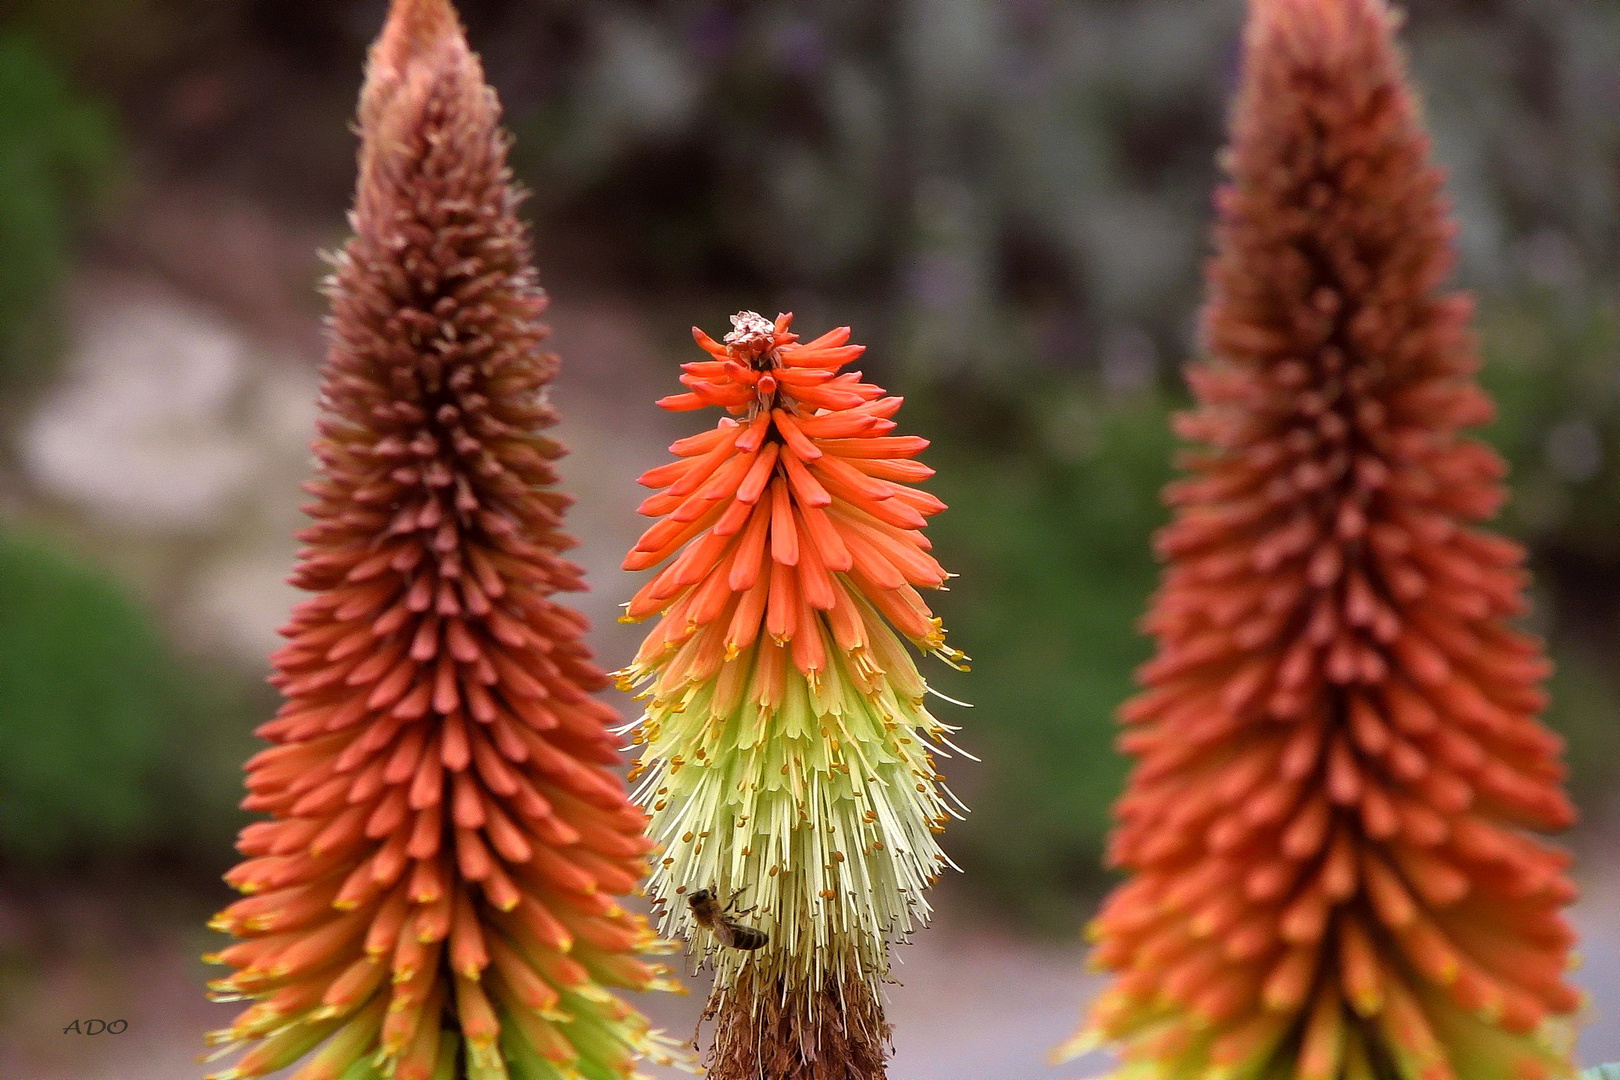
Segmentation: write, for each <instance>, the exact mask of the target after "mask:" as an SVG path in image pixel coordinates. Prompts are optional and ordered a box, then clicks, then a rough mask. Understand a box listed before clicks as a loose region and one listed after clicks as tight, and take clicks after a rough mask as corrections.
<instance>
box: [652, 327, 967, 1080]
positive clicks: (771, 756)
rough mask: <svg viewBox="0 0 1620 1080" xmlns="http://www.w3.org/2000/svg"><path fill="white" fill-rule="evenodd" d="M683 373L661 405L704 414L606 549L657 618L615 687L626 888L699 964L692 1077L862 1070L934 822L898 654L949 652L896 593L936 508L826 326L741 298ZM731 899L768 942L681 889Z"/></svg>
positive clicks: (943, 734)
mask: <svg viewBox="0 0 1620 1080" xmlns="http://www.w3.org/2000/svg"><path fill="white" fill-rule="evenodd" d="M732 323H733V326H734V330H733V331H732V332H731V333H729V334H727V335H726V336H725V340H724V341H723V342H716V341H714V340H712V339H711V338H710V337H709V336H708V335H706V334H704V333H703V332H702V331H701V330H698V329H696V328H694V330H693V335H694V337H695V338H696V340H697V343H698V345H699V346H700V347H701V348H702V349H703V350H704V351H705V352H706V353H708V357H707V358H706V359H704V360H702V361H699V362H695V363H689V364H686V365H684V371H685V374H684V375H683V376H682V379H681V381H682V382H683V383H684V384H685V385H686V386H687V387H688V388H689V391H688V392H687V393H684V394H679V395H676V396H674V397H670V398H665V399H664V400H662V401H661V402H659V404H660V405H662V406H663V407H665V408H668V409H674V410H695V409H701V408H704V407H707V406H718V407H720V408H722V409H724V410H726V412H727V413H728V414H729V415H728V416H726V417H724V418H722V419H721V421H720V423H719V425H718V426H716V427H714V428H712V429H710V430H708V431H705V432H702V433H700V434H697V435H692V436H689V437H687V438H684V439H681V440H679V441H678V442H676V443H675V444H674V446H673V447H672V448H671V449H672V450H673V452H674V453H675V454H677V455H678V459H677V460H676V461H674V462H671V463H670V464H668V465H664V466H660V467H658V468H656V469H653V470H651V471H649V472H648V473H647V474H646V475H644V476H643V477H642V478H641V482H642V483H643V484H644V485H645V486H647V487H649V488H653V489H655V490H656V491H658V494H655V495H653V496H651V497H650V498H648V499H647V500H646V502H644V503H643V504H642V506H641V512H642V513H643V514H646V515H648V516H650V517H657V518H660V519H661V520H660V521H659V522H658V523H657V524H655V525H653V526H652V527H651V528H650V529H648V530H647V532H646V534H645V535H644V536H643V537H642V538H641V540H640V542H639V543H637V545H636V547H635V549H634V550H633V551H632V552H631V553H630V555H629V557H628V558H627V559H626V561H625V564H624V566H625V569H627V570H645V569H651V568H653V567H655V566H658V565H660V564H666V565H664V568H663V569H662V570H660V571H659V572H658V573H657V574H656V575H655V576H654V577H653V578H652V579H651V580H650V581H649V582H647V584H646V585H645V586H643V587H642V589H641V590H640V591H639V592H638V593H637V594H636V595H635V597H634V598H633V599H632V600H631V601H630V602H629V604H628V605H627V612H626V615H625V619H626V620H627V621H635V620H640V619H646V618H649V617H652V616H655V615H656V616H660V619H659V622H658V624H657V625H656V626H655V627H654V628H653V630H652V631H651V633H649V634H648V635H647V638H646V641H645V643H644V644H643V645H642V647H641V650H640V651H639V652H638V653H637V655H636V657H635V660H634V661H633V662H632V664H631V665H630V666H629V667H628V668H626V669H625V671H623V672H621V677H622V682H621V685H622V686H623V687H625V688H626V689H639V691H640V694H641V697H642V698H644V699H646V700H647V705H646V712H645V715H644V716H643V718H642V720H641V722H640V724H639V725H638V726H637V727H636V728H635V733H634V740H635V741H636V742H637V743H639V744H643V745H644V747H645V749H644V752H643V754H642V756H641V758H640V760H639V761H638V762H637V764H636V766H635V769H634V770H633V776H636V777H639V778H640V785H639V787H638V788H637V790H636V798H637V799H638V800H639V801H640V802H641V803H642V805H643V806H645V807H647V808H648V809H649V811H650V812H651V815H652V824H651V826H650V835H652V836H653V837H654V839H656V840H657V841H659V842H660V843H661V844H662V845H663V847H664V849H665V850H664V854H663V857H662V859H661V860H660V861H659V862H658V864H657V865H656V866H655V867H654V870H653V876H652V879H651V881H650V882H649V885H648V891H649V893H650V894H651V895H652V896H653V898H654V903H655V905H657V906H659V907H660V908H661V909H662V914H663V923H662V929H663V932H664V933H666V934H668V935H671V936H680V937H684V938H686V939H687V940H688V941H689V942H691V947H692V949H693V951H694V952H695V953H696V954H697V955H699V956H701V957H703V958H704V959H706V960H707V961H708V962H710V963H712V964H713V965H714V968H715V971H716V980H715V988H714V992H713V995H712V997H711V999H710V1002H709V1005H708V1011H707V1014H706V1015H708V1016H710V1017H713V1018H714V1019H715V1021H716V1030H715V1037H714V1046H713V1049H712V1052H711V1055H710V1066H709V1071H710V1074H711V1075H712V1076H715V1077H718V1078H721V1080H733V1078H735V1080H744V1078H746V1080H757V1078H758V1077H762V1076H770V1077H780V1078H806V1080H809V1078H816V1080H864V1078H869V1077H878V1076H882V1075H883V1063H884V1060H885V1058H886V1056H887V1052H886V1048H885V1043H886V1040H887V1036H888V1030H889V1029H888V1024H887V1022H886V1021H885V1020H884V1017H883V1005H882V985H883V983H884V981H885V980H886V979H887V977H888V971H889V959H888V948H889V944H890V943H891V942H892V941H894V940H896V939H897V938H900V937H903V936H904V935H906V934H908V933H909V932H910V931H911V929H912V928H913V927H914V926H915V925H916V924H917V923H919V922H921V921H923V920H925V919H926V918H927V915H928V910H929V909H928V905H927V901H926V900H925V899H924V896H923V892H924V890H925V889H926V888H927V886H928V885H930V884H931V883H932V882H933V881H934V880H935V878H936V877H937V875H938V873H939V871H940V869H941V867H942V866H943V865H944V864H945V863H946V862H947V860H946V857H945V856H944V854H943V853H942V852H941V850H940V848H939V846H938V844H937V843H936V840H935V835H936V834H937V833H939V832H941V831H942V830H943V828H944V825H945V822H946V821H947V820H948V818H949V817H950V815H951V813H953V812H954V811H952V810H951V809H950V808H949V807H948V806H947V804H946V801H945V799H946V796H947V794H948V792H945V790H944V789H943V786H942V781H943V779H944V777H943V776H941V775H940V774H939V773H938V770H937V767H936V755H940V754H942V753H944V750H943V747H944V746H948V745H949V742H948V733H949V732H950V731H951V730H954V729H952V728H949V727H947V726H946V725H945V724H943V723H941V722H940V721H939V720H938V719H936V718H935V717H934V716H933V715H932V714H931V713H929V711H928V710H927V709H926V708H925V707H924V704H923V700H924V695H925V693H926V692H927V687H926V684H925V683H924V681H923V679H922V677H921V676H920V675H919V674H918V671H917V667H916V664H915V663H914V661H913V660H912V658H911V655H910V654H909V653H908V652H907V651H906V649H905V647H904V645H903V644H902V642H901V639H902V637H904V638H905V639H908V640H910V641H911V642H912V643H913V644H914V645H916V646H917V647H918V648H919V649H921V650H923V651H924V652H930V653H933V654H935V655H936V656H939V657H940V658H942V659H944V660H945V661H946V662H947V663H950V664H953V665H960V664H961V662H962V661H963V660H964V659H965V658H964V657H963V656H962V654H961V653H960V652H957V651H956V650H954V649H951V648H949V647H948V646H946V644H945V634H944V630H943V629H942V627H941V624H940V621H939V619H937V618H935V617H934V616H933V614H932V612H931V611H930V610H929V609H928V607H927V605H926V604H925V603H924V602H923V600H922V597H921V595H920V594H919V593H918V591H917V590H918V589H919V588H940V587H942V586H943V585H944V584H945V581H946V580H947V578H948V576H949V575H947V574H946V573H945V571H944V570H943V569H942V568H941V567H940V566H939V564H938V563H937V562H936V561H935V560H934V558H933V557H932V556H931V555H930V554H929V553H928V548H929V543H928V541H927V539H926V538H925V537H924V536H923V533H922V531H921V530H922V528H923V526H924V525H925V524H926V519H927V518H928V517H929V516H930V515H932V514H935V513H937V512H939V511H940V510H943V509H944V505H943V504H942V503H940V502H939V500H937V499H935V498H934V497H933V496H931V495H928V494H926V493H924V492H922V491H919V490H918V489H916V488H914V487H911V486H910V485H911V484H912V483H915V482H917V481H920V480H924V479H926V478H927V477H929V476H930V475H932V470H931V469H929V468H928V467H927V466H925V465H923V464H921V463H920V462H918V461H916V460H915V458H916V455H917V454H918V453H919V452H921V450H922V449H923V448H924V447H926V446H927V442H926V440H923V439H920V438H916V437H914V436H896V435H892V434H891V432H892V431H893V430H894V428H895V424H894V422H893V421H892V420H891V419H890V417H892V416H893V415H894V413H895V412H896V410H898V408H899V407H900V403H901V401H900V399H899V398H896V397H888V396H885V395H884V392H883V391H882V390H881V389H880V388H879V387H877V386H874V385H872V384H870V383H866V382H862V381H861V377H860V373H859V372H846V373H843V374H839V369H840V368H842V367H843V366H844V365H845V364H847V363H849V362H850V361H852V360H854V359H855V358H856V357H858V356H859V355H860V354H861V352H862V351H863V347H862V346H857V345H849V344H847V342H848V340H849V330H848V328H841V329H838V330H834V331H831V332H830V333H828V334H825V335H823V336H822V337H820V338H817V339H816V340H814V341H810V342H800V341H799V339H798V335H796V334H794V333H792V331H791V330H790V327H791V323H792V316H790V315H782V316H779V317H778V318H777V319H776V320H775V322H774V323H773V322H772V321H770V320H768V319H765V318H763V317H761V316H759V315H757V314H754V313H753V312H742V313H740V314H738V315H736V316H733V318H732ZM700 890H710V891H711V892H713V893H714V894H715V895H716V896H718V897H720V898H721V899H722V900H729V899H730V898H732V897H733V896H739V897H740V899H739V904H740V905H743V906H746V907H747V908H751V909H752V912H751V913H750V914H749V915H748V916H747V921H748V923H749V924H750V925H753V926H754V927H756V928H757V929H759V930H762V931H764V932H765V933H766V934H767V935H768V941H767V943H766V944H765V945H764V946H763V947H762V948H759V949H756V950H741V949H736V948H732V947H728V946H727V945H725V944H723V943H722V942H721V941H720V940H719V939H718V938H717V937H716V936H715V935H714V934H713V933H711V932H710V931H709V930H707V929H704V928H701V927H700V926H698V925H697V923H696V922H695V921H694V917H693V913H692V910H691V908H690V905H689V902H688V898H689V897H690V896H691V895H692V894H694V893H697V892H699V891H700Z"/></svg>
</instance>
